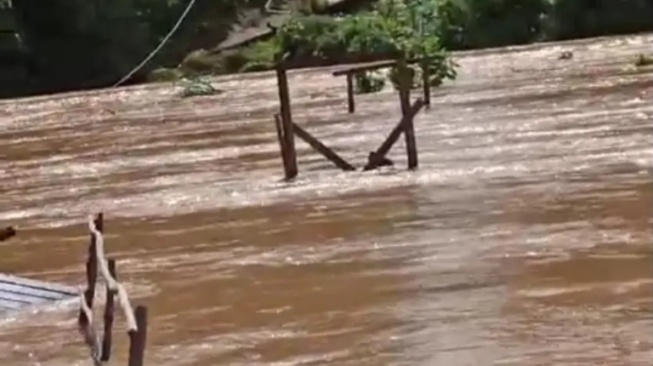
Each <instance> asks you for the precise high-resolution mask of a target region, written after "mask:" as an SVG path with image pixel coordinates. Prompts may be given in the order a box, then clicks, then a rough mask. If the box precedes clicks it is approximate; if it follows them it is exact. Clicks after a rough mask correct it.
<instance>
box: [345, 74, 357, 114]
mask: <svg viewBox="0 0 653 366" xmlns="http://www.w3.org/2000/svg"><path fill="white" fill-rule="evenodd" d="M347 110H348V111H349V113H354V112H355V111H356V103H355V101H354V75H352V74H347Z"/></svg>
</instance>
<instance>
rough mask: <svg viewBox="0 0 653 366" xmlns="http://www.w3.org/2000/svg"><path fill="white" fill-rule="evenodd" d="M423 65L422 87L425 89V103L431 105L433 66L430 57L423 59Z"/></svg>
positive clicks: (428, 106) (427, 105)
mask: <svg viewBox="0 0 653 366" xmlns="http://www.w3.org/2000/svg"><path fill="white" fill-rule="evenodd" d="M421 65H422V89H423V91H424V105H425V106H426V107H427V108H430V107H431V68H430V67H429V62H428V59H426V58H425V59H423V60H422V62H421Z"/></svg>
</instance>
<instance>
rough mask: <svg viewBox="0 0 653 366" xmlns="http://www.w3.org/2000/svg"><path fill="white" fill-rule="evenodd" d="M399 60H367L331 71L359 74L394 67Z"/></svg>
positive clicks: (427, 58) (416, 59) (408, 62)
mask: <svg viewBox="0 0 653 366" xmlns="http://www.w3.org/2000/svg"><path fill="white" fill-rule="evenodd" d="M429 59H431V58H430V57H426V58H415V59H409V60H406V64H408V65H411V64H415V63H422V62H424V61H425V60H429ZM398 61H399V60H397V59H394V60H381V61H373V62H366V63H362V64H359V65H356V66H349V67H347V68H344V69H340V70H336V71H334V72H333V73H331V74H332V75H333V76H343V75H349V74H358V73H361V72H366V71H373V70H377V69H383V68H386V67H392V66H397V62H398Z"/></svg>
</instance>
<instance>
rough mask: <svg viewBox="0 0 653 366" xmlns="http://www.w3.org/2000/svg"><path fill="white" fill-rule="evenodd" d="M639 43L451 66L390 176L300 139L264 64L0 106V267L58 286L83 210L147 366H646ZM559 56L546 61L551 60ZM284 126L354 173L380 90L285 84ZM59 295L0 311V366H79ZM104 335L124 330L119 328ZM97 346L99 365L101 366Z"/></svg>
mask: <svg viewBox="0 0 653 366" xmlns="http://www.w3.org/2000/svg"><path fill="white" fill-rule="evenodd" d="M652 42H653V35H639V36H631V37H622V38H604V39H594V40H584V41H576V42H572V43H561V44H548V45H535V46H528V47H524V48H514V49H502V50H493V51H483V52H471V53H464V54H459V55H458V56H457V58H458V62H459V63H460V65H461V68H460V77H459V79H458V80H457V81H456V82H455V83H450V84H448V85H446V86H445V87H443V88H440V89H438V90H436V91H435V95H434V100H433V108H432V109H431V110H429V111H426V112H424V113H421V114H420V115H419V117H418V118H417V120H416V129H417V136H418V139H417V142H418V147H419V151H420V168H419V170H418V171H416V172H413V173H409V172H406V171H404V169H403V168H402V167H403V166H404V165H405V158H404V154H403V149H404V146H403V139H402V140H400V145H399V146H397V147H395V149H394V150H393V151H392V156H393V157H394V158H395V159H396V162H397V164H396V166H395V168H394V169H389V170H388V169H386V170H384V171H381V172H366V173H362V172H354V173H343V172H339V171H337V170H336V169H335V168H333V167H332V166H331V165H330V164H329V163H328V162H326V161H325V160H323V159H322V158H320V157H319V156H317V155H315V154H314V153H313V152H311V151H310V149H309V148H308V147H307V146H305V145H304V144H301V143H299V144H298V147H299V159H300V176H299V179H298V180H297V181H296V182H294V183H290V184H286V183H283V182H281V181H280V179H281V178H282V168H281V161H280V157H279V153H278V151H277V149H278V143H277V141H276V134H275V131H274V124H273V121H272V114H273V113H274V111H275V109H276V108H277V96H276V81H275V79H274V78H273V77H272V75H271V74H269V73H261V74H250V75H245V76H229V77H224V78H218V79H216V80H215V85H216V86H217V87H219V88H222V89H225V90H226V92H225V93H224V94H222V95H219V96H213V97H198V98H191V99H179V98H177V97H176V96H175V93H177V92H178V89H175V88H173V87H171V86H170V85H167V84H159V85H148V86H138V87H132V88H124V89H114V90H102V91H91V92H82V93H71V94H62V95H54V96H46V97H38V98H30V99H24V100H6V101H2V102H0V111H1V112H2V114H1V116H0V140H1V141H2V145H1V146H0V226H6V225H15V226H16V227H17V229H18V230H19V235H18V236H17V237H15V238H13V239H12V240H10V241H8V242H5V243H2V245H0V268H1V270H2V272H9V273H15V274H19V275H23V276H30V277H34V278H38V279H46V280H51V281H58V282H62V283H68V284H81V283H82V279H83V265H82V262H83V260H84V256H85V250H86V245H87V240H88V236H87V229H86V226H85V220H86V217H87V215H88V214H90V213H93V212H96V211H104V212H106V215H107V221H106V230H107V251H108V252H109V254H110V255H111V256H114V257H116V258H117V259H118V260H119V264H118V266H119V276H120V278H121V279H122V280H123V281H125V284H126V286H127V288H128V290H129V291H130V292H131V295H132V297H133V298H134V302H136V303H141V304H146V305H148V306H149V308H150V312H151V314H150V315H151V327H150V330H149V348H148V352H147V364H148V365H162V366H168V365H175V366H177V365H189V366H190V365H193V366H209V365H211V366H212V365H278V366H280V365H352V366H354V365H356V366H365V365H370V366H371V365H447V366H458V365H473V366H476V365H547V366H550V365H599V364H600V365H611V366H612V365H615V366H617V365H627V366H637V365H651V364H652V362H653V361H652V358H651V355H652V351H653V332H652V331H651V330H652V329H653V313H652V311H653V306H652V301H653V298H652V296H653V293H652V292H653V291H652V290H653V280H652V275H653V255H652V253H653V250H652V248H651V206H652V205H651V202H652V197H651V171H652V166H653V165H652V159H653V155H652V153H653V134H652V132H653V131H651V129H652V127H653V126H652V124H651V119H652V116H653V103H651V98H653V78H652V73H653V70H652V69H651V68H650V67H649V68H639V69H637V68H635V67H634V66H633V62H634V60H635V59H636V56H637V54H638V53H649V52H650V51H651V44H652ZM567 50H570V51H573V52H574V58H573V59H572V60H559V59H558V56H559V54H560V53H561V52H563V51H567ZM290 82H291V85H292V92H291V94H292V96H293V103H294V104H293V108H294V114H295V119H296V121H297V122H298V123H301V124H302V125H305V126H306V127H307V128H308V129H309V130H310V131H311V132H313V133H314V134H315V135H316V136H318V137H321V138H324V140H325V141H326V142H327V143H328V144H330V145H332V146H333V147H334V148H335V149H336V150H337V151H338V152H340V153H341V154H342V155H343V156H344V157H345V158H346V159H349V160H351V161H353V162H354V163H355V164H356V165H357V166H361V165H363V163H364V161H365V159H366V157H367V153H368V152H369V151H371V150H372V149H373V148H374V147H375V146H377V145H378V144H379V143H380V142H381V141H382V139H383V138H384V136H385V134H387V133H388V132H389V130H390V129H391V126H393V125H394V124H395V123H396V122H397V121H398V118H399V106H398V102H397V97H396V95H395V94H394V93H393V92H392V91H391V90H386V91H383V92H381V93H378V94H374V95H369V96H361V97H359V98H358V111H357V113H356V114H355V115H348V114H347V113H346V107H345V105H344V103H345V95H344V93H345V88H344V85H343V83H344V80H342V79H341V78H333V77H332V76H330V74H329V73H328V72H326V71H325V70H309V71H302V72H296V73H293V74H292V77H291V80H290ZM76 306H77V305H76V303H74V302H70V303H66V304H62V305H60V306H56V307H52V308H48V309H40V310H39V311H29V312H25V313H19V314H11V315H3V318H2V319H1V321H0V364H2V365H12V366H13V365H52V366H59V365H66V366H70V365H87V364H89V361H88V358H87V355H88V352H87V350H86V348H85V347H84V346H83V345H82V342H81V339H80V337H79V336H78V334H77V332H76V327H75V314H76ZM118 324H120V326H121V327H122V328H120V329H118V331H123V330H124V321H123V319H122V318H121V317H120V318H119V320H118ZM126 346H127V345H126V337H119V339H118V344H117V349H116V355H117V358H116V362H114V364H116V365H123V364H124V360H125V356H126Z"/></svg>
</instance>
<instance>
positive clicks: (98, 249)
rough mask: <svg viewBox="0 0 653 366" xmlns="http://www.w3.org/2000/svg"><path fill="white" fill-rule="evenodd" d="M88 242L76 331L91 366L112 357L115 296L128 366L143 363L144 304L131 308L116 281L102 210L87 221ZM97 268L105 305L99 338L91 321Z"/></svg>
mask: <svg viewBox="0 0 653 366" xmlns="http://www.w3.org/2000/svg"><path fill="white" fill-rule="evenodd" d="M89 231H90V232H91V242H90V245H89V248H88V259H87V261H86V281H87V283H86V290H84V291H82V290H81V289H80V310H79V317H78V327H79V331H80V333H81V334H82V336H83V337H84V341H85V343H86V344H87V345H88V346H89V349H90V351H91V359H92V360H93V363H94V365H96V366H99V365H101V364H102V363H103V362H107V361H109V360H110V358H111V348H112V338H113V337H112V334H113V321H114V312H115V297H116V296H117V297H118V305H119V306H120V308H122V311H123V313H124V315H125V319H126V321H127V327H128V332H127V333H128V335H129V363H128V366H143V357H144V354H145V343H146V339H147V307H145V306H137V307H136V309H135V310H134V309H132V306H131V303H130V301H129V297H128V295H127V291H126V290H125V288H124V286H123V285H122V284H121V283H120V282H118V281H117V279H116V278H117V275H116V261H115V260H114V259H111V258H110V259H106V258H105V255H104V237H103V234H102V233H103V231H104V217H103V214H102V213H99V214H98V215H96V217H95V218H93V219H90V220H89ZM98 271H99V273H100V274H101V276H102V277H103V279H104V282H105V283H106V305H105V307H104V329H103V335H102V340H101V341H100V337H99V335H98V332H97V331H96V328H95V326H94V324H93V300H94V298H95V289H96V282H97V277H98Z"/></svg>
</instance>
